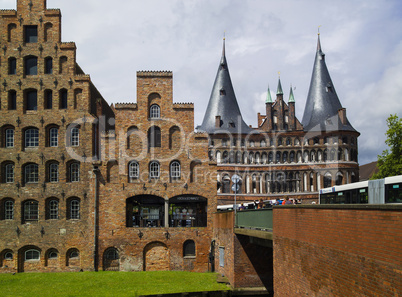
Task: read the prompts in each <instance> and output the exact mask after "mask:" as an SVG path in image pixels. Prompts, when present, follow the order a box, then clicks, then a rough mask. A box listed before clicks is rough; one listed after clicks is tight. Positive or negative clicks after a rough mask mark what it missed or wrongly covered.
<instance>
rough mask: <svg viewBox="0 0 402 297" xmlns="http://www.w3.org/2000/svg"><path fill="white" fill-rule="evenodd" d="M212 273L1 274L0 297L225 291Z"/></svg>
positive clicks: (223, 285) (224, 286) (225, 288)
mask: <svg viewBox="0 0 402 297" xmlns="http://www.w3.org/2000/svg"><path fill="white" fill-rule="evenodd" d="M227 289H228V287H227V286H226V285H225V284H218V283H217V282H216V274H215V273H194V272H185V271H149V272H146V271H144V272H107V271H101V272H65V273H19V274H15V275H12V274H0V296H2V297H3V296H4V297H6V296H13V297H17V296H29V297H31V296H41V297H42V296H43V297H46V296H66V297H72V296H119V297H121V296H138V295H152V294H168V293H177V292H197V291H219V290H227Z"/></svg>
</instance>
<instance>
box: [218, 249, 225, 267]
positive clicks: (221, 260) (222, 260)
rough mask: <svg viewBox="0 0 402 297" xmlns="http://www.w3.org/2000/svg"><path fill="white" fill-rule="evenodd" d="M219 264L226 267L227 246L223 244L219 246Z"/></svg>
mask: <svg viewBox="0 0 402 297" xmlns="http://www.w3.org/2000/svg"><path fill="white" fill-rule="evenodd" d="M219 266H220V267H225V248H224V247H223V246H220V247H219Z"/></svg>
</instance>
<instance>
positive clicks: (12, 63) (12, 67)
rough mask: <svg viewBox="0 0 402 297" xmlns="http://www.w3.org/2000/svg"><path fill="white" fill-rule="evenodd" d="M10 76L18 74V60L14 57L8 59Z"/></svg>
mask: <svg viewBox="0 0 402 297" xmlns="http://www.w3.org/2000/svg"><path fill="white" fill-rule="evenodd" d="M8 74H9V75H14V74H17V59H16V58H14V57H11V58H9V59H8Z"/></svg>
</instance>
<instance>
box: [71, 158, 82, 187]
mask: <svg viewBox="0 0 402 297" xmlns="http://www.w3.org/2000/svg"><path fill="white" fill-rule="evenodd" d="M79 181H80V163H78V162H73V163H71V164H70V182H79Z"/></svg>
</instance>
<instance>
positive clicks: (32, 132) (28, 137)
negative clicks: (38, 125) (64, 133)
mask: <svg viewBox="0 0 402 297" xmlns="http://www.w3.org/2000/svg"><path fill="white" fill-rule="evenodd" d="M38 146H39V130H38V129H28V130H27V131H26V132H25V147H38Z"/></svg>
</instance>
